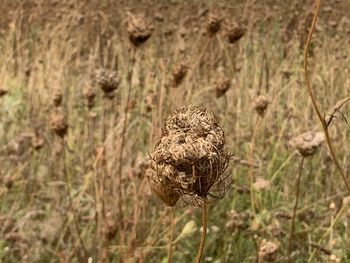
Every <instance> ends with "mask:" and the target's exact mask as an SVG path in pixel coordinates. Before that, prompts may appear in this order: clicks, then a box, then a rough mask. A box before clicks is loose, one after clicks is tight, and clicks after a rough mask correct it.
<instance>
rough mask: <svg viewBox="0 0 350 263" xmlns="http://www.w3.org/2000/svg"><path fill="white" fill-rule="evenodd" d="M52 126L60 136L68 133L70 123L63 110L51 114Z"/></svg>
mask: <svg viewBox="0 0 350 263" xmlns="http://www.w3.org/2000/svg"><path fill="white" fill-rule="evenodd" d="M50 128H51V130H53V131H54V132H55V133H56V134H57V135H58V136H60V137H64V136H65V135H66V133H67V129H68V124H67V119H66V116H65V114H64V113H63V112H62V111H57V112H55V113H53V114H52V115H51V118H50Z"/></svg>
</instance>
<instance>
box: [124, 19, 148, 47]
mask: <svg viewBox="0 0 350 263" xmlns="http://www.w3.org/2000/svg"><path fill="white" fill-rule="evenodd" d="M153 29H154V28H153V26H152V25H151V24H150V23H149V22H148V21H147V20H146V19H145V18H144V17H143V16H141V15H134V14H129V20H128V33H129V40H130V41H131V43H133V44H134V45H135V46H140V45H141V44H143V43H144V42H146V41H147V40H148V39H149V38H150V37H151V35H152V32H153Z"/></svg>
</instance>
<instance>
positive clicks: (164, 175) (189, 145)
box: [146, 106, 229, 206]
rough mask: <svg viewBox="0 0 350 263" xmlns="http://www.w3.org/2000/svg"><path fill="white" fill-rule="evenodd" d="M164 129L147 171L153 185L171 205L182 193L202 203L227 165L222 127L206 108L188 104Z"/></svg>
mask: <svg viewBox="0 0 350 263" xmlns="http://www.w3.org/2000/svg"><path fill="white" fill-rule="evenodd" d="M162 132H163V134H162V137H161V139H160V140H159V141H158V142H157V143H156V146H155V149H154V152H153V154H152V155H151V160H150V165H149V168H148V169H147V171H146V176H147V177H148V178H149V181H150V184H151V187H152V189H153V190H154V192H155V193H156V194H157V195H158V197H159V198H160V199H162V200H163V201H164V202H165V203H166V204H168V205H170V206H173V205H175V203H176V201H177V200H178V199H179V198H180V196H182V195H190V196H191V197H193V200H195V201H196V204H197V205H200V204H201V203H202V202H203V201H206V199H207V195H208V193H209V191H210V189H211V187H212V186H213V185H214V184H215V183H216V182H218V181H220V177H221V175H223V173H224V171H225V170H226V168H227V165H228V161H229V154H228V153H227V150H226V148H225V137H224V132H223V130H222V128H221V127H220V126H219V124H218V121H217V120H216V119H215V118H214V117H213V116H212V115H211V114H209V113H208V112H207V110H206V109H204V108H201V107H194V106H188V107H183V108H181V109H179V110H178V111H177V112H175V113H174V114H172V115H170V116H169V118H168V119H167V120H166V122H165V124H164V127H163V130H162Z"/></svg>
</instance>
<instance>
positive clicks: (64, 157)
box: [62, 138, 88, 258]
mask: <svg viewBox="0 0 350 263" xmlns="http://www.w3.org/2000/svg"><path fill="white" fill-rule="evenodd" d="M62 143H63V172H64V177H65V180H66V185H67V195H68V202H69V207H70V209H71V211H72V215H73V220H74V225H75V229H76V231H77V235H78V238H79V242H80V245H81V248H82V250H83V252H84V258H87V256H88V252H87V250H86V247H85V245H84V242H83V239H82V237H81V230H80V227H79V222H78V218H77V215H76V212H75V209H74V206H73V200H72V194H71V188H70V180H69V176H68V170H67V158H66V140H65V138H62Z"/></svg>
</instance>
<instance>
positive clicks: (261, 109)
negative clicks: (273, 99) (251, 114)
mask: <svg viewBox="0 0 350 263" xmlns="http://www.w3.org/2000/svg"><path fill="white" fill-rule="evenodd" d="M269 103H270V100H269V99H268V98H267V97H265V96H264V95H259V96H258V97H257V98H256V99H255V100H254V103H253V107H254V109H255V110H256V112H257V113H258V114H259V115H260V116H264V115H265V112H266V109H267V106H268V105H269Z"/></svg>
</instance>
